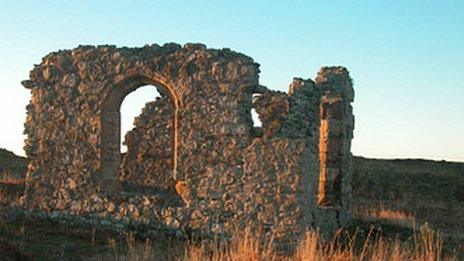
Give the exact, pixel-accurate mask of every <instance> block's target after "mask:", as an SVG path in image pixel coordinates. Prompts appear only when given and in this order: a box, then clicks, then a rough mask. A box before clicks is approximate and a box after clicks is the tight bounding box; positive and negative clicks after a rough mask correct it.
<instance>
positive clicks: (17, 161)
mask: <svg viewBox="0 0 464 261" xmlns="http://www.w3.org/2000/svg"><path fill="white" fill-rule="evenodd" d="M26 170H27V163H26V158H24V157H20V156H17V155H15V154H14V153H13V152H11V151H8V150H6V149H1V148H0V178H1V179H6V176H8V175H10V178H15V179H23V178H24V175H25V173H26Z"/></svg>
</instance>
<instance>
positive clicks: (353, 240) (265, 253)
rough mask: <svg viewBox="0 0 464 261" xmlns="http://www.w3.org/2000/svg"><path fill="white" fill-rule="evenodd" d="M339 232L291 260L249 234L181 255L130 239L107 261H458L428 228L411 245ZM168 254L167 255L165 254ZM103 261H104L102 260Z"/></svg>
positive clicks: (317, 238) (304, 245) (308, 243)
mask: <svg viewBox="0 0 464 261" xmlns="http://www.w3.org/2000/svg"><path fill="white" fill-rule="evenodd" d="M347 236H348V234H347V233H345V232H344V231H342V230H340V231H338V232H337V233H336V234H335V236H334V237H333V239H332V240H330V241H324V240H323V239H322V236H321V234H320V233H319V232H317V231H316V232H314V231H312V232H308V233H306V236H305V237H304V240H302V242H301V243H300V244H299V245H298V247H297V248H296V250H295V252H294V254H293V255H291V256H283V255H279V253H276V252H275V251H274V247H273V242H271V241H272V240H270V241H268V242H265V243H264V244H263V242H262V241H260V240H258V239H257V238H256V237H254V236H253V235H252V234H250V233H245V234H244V235H242V236H236V237H234V238H233V239H232V240H231V241H227V240H224V239H216V240H212V241H211V240H210V241H197V242H193V241H192V242H187V243H186V244H185V246H183V247H184V249H183V251H182V250H181V249H179V248H177V249H174V250H172V249H171V250H166V249H164V251H163V250H161V249H159V248H157V247H153V245H152V244H151V243H150V242H149V241H146V242H144V243H140V242H139V243H138V241H136V240H135V239H134V238H133V237H129V239H128V240H127V244H128V252H127V253H126V254H125V255H119V256H112V257H110V258H109V259H107V260H110V259H111V260H161V259H163V260H212V261H220V260H221V261H222V260H226V261H227V260H231V261H232V260H233V261H242V260H243V261H245V260H246V261H248V260H297V261H300V260H301V261H303V260H315V261H318V260H320V261H323V260H361V261H363V260H417V261H419V260H425V261H432V260H433V261H435V260H458V259H457V257H456V256H447V257H445V256H444V255H443V252H442V250H443V248H442V246H443V239H442V237H441V235H440V234H439V233H437V232H434V231H433V230H431V229H430V228H429V227H428V225H427V224H425V225H423V226H421V227H420V229H419V230H418V231H416V232H415V234H414V237H413V239H412V240H410V241H406V242H403V241H400V240H399V239H397V238H396V239H389V238H385V237H383V236H381V235H379V234H377V233H375V230H374V229H371V230H370V231H369V233H368V234H367V237H366V238H365V239H363V240H361V239H359V238H358V233H355V234H354V235H351V236H349V237H348V240H345V239H346V237H347ZM166 252H168V253H166ZM104 259H105V258H104Z"/></svg>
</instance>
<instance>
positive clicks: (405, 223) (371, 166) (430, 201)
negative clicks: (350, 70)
mask: <svg viewBox="0 0 464 261" xmlns="http://www.w3.org/2000/svg"><path fill="white" fill-rule="evenodd" d="M353 167H354V169H353V180H352V187H353V215H354V218H353V221H352V223H351V225H350V227H348V228H347V229H346V230H344V231H343V232H340V235H341V236H339V238H338V239H334V240H332V241H330V242H326V243H321V240H320V238H319V236H318V235H317V234H315V233H313V234H309V235H308V237H307V239H306V240H305V242H304V245H302V246H300V247H299V248H298V250H297V252H296V253H295V255H294V256H293V257H292V260H305V259H308V258H310V259H319V260H324V259H331V260H353V259H362V258H363V257H364V259H366V260H369V259H383V260H385V259H395V260H413V259H414V260H425V259H427V258H428V257H431V258H430V259H428V260H437V255H444V256H448V257H454V258H455V259H458V260H459V259H464V225H462V221H463V220H464V163H451V162H441V161H426V160H378V159H366V158H362V157H355V158H354V159H353ZM25 168H26V163H25V159H23V158H15V157H14V155H13V156H12V154H11V153H9V152H7V151H4V150H0V170H2V171H3V173H5V171H6V172H10V173H12V174H10V176H9V178H3V179H0V199H3V200H4V201H10V200H13V199H14V198H15V197H16V196H17V195H19V194H20V193H21V191H22V189H23V188H24V184H23V183H22V181H21V178H23V177H24V171H25ZM0 203H1V200H0ZM425 223H427V224H428V227H425V226H423V224H425ZM421 226H422V229H423V230H424V228H426V229H425V231H422V230H421V229H420V227H421ZM429 228H431V229H429ZM433 231H440V232H441V233H442V234H443V236H442V237H440V235H438V234H436V233H435V232H433ZM146 242H147V239H144V238H134V237H133V236H132V235H131V234H130V233H125V234H114V233H112V232H110V231H102V230H95V229H94V228H92V227H76V226H73V225H70V224H56V223H53V222H50V221H40V222H39V221H36V220H30V219H24V218H22V219H15V220H10V219H9V218H8V216H7V215H6V212H5V211H3V210H2V209H0V253H1V254H0V260H14V259H15V258H16V259H19V260H27V259H28V258H29V259H32V258H33V259H34V260H51V259H67V260H81V259H89V258H92V259H96V260H115V259H119V260H133V259H138V260H140V259H143V258H146V259H153V258H156V259H158V260H174V259H177V260H185V259H193V260H203V259H205V258H207V259H211V258H212V259H216V260H261V259H265V260H272V259H276V258H277V257H276V256H275V253H272V251H271V250H269V249H266V248H264V249H263V248H261V249H259V250H258V246H257V245H258V243H257V242H255V241H254V239H253V238H249V237H247V236H246V235H242V236H238V237H237V238H236V240H235V241H233V242H232V243H231V244H229V245H228V246H224V245H221V244H220V242H203V241H198V240H193V241H192V240H184V241H182V240H174V239H172V238H169V237H162V236H161V237H158V238H156V239H153V238H152V239H149V242H148V243H146ZM8 258H10V259H8ZM451 259H452V258H451Z"/></svg>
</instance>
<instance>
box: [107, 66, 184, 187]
mask: <svg viewBox="0 0 464 261" xmlns="http://www.w3.org/2000/svg"><path fill="white" fill-rule="evenodd" d="M144 85H153V86H156V87H158V88H161V89H162V92H165V93H166V94H167V96H168V97H169V99H170V101H171V102H172V105H173V107H174V112H173V116H172V117H173V118H172V124H173V136H172V143H171V151H172V173H173V178H174V177H175V173H176V171H177V161H178V148H179V144H180V139H179V107H180V104H179V103H180V100H179V97H178V95H177V93H176V91H175V90H174V89H173V88H172V87H170V86H169V85H168V84H165V83H163V82H161V81H159V80H157V79H153V78H150V77H148V76H145V75H141V74H135V75H131V76H128V77H125V78H123V79H121V80H118V81H117V82H116V83H114V84H112V85H111V86H109V88H110V90H109V92H108V93H107V95H106V96H105V97H104V100H103V102H102V107H101V115H100V121H101V148H100V160H101V170H100V175H101V177H98V181H99V182H98V183H99V185H100V186H99V187H100V189H101V190H104V191H117V190H120V184H119V181H118V173H119V168H120V164H121V155H120V136H121V135H120V132H121V114H120V108H121V104H122V102H123V101H124V98H125V97H126V96H127V95H129V94H130V93H131V92H133V91H135V90H136V89H138V88H139V87H141V86H144Z"/></svg>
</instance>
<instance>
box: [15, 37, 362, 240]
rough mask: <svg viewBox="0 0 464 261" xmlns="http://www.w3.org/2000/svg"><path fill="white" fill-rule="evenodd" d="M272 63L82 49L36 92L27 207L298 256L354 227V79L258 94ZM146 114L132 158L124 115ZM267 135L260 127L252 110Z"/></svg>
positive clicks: (172, 49)
mask: <svg viewBox="0 0 464 261" xmlns="http://www.w3.org/2000/svg"><path fill="white" fill-rule="evenodd" d="M258 78H259V64H257V63H255V62H254V61H253V60H252V59H251V58H250V57H248V56H245V55H243V54H241V53H237V52H234V51H231V50H229V49H221V50H217V49H210V48H206V47H205V46H204V45H202V44H186V45H184V46H183V47H182V46H180V45H178V44H173V43H169V44H165V45H163V46H159V45H156V44H153V45H147V46H144V47H142V48H126V47H123V48H117V47H115V46H97V47H95V46H79V47H77V48H75V49H73V50H61V51H58V52H53V53H50V54H49V55H47V56H46V57H44V58H43V60H42V63H41V64H40V65H36V66H35V67H34V69H33V70H32V71H31V72H30V79H29V80H26V81H23V85H24V86H25V87H26V88H28V89H30V91H31V93H32V98H31V101H30V104H29V105H28V106H27V119H26V123H25V133H26V134H27V140H26V146H25V150H26V153H27V157H28V158H29V161H30V164H29V167H28V173H27V178H26V184H27V185H26V191H25V194H24V196H23V197H22V198H21V202H20V204H21V206H22V207H23V208H25V209H27V210H29V211H31V212H36V213H47V214H48V215H50V216H53V217H65V216H66V217H69V216H74V217H79V218H81V219H85V220H99V222H100V223H101V224H105V225H110V224H111V225H117V226H131V227H140V228H143V229H145V230H165V231H200V232H202V233H206V234H217V233H220V234H225V235H227V234H232V233H234V231H237V230H243V229H244V228H248V229H251V230H253V231H254V233H256V234H258V233H259V235H263V236H264V235H272V236H273V237H274V238H276V239H277V240H276V242H278V243H279V244H280V245H294V244H295V243H296V242H298V240H299V239H300V238H301V237H302V236H303V235H304V233H305V231H306V230H307V229H314V228H320V229H321V231H323V232H325V233H330V231H333V230H334V229H335V228H337V227H340V226H343V225H344V224H346V223H347V222H348V221H349V217H350V194H351V188H350V178H351V177H350V175H351V174H350V172H351V153H350V146H351V139H352V137H353V127H354V117H353V114H352V107H351V102H352V101H353V96H354V92H353V88H352V80H351V78H350V76H349V74H348V71H347V70H346V69H345V68H344V67H322V68H321V69H320V71H319V72H318V74H317V77H316V79H315V80H314V81H313V80H311V79H306V80H305V79H301V78H295V79H293V82H292V83H291V84H290V87H289V91H288V93H283V92H278V91H273V90H269V89H267V88H266V87H264V86H262V85H260V84H259V81H258ZM144 85H154V86H156V88H158V90H159V92H160V94H161V97H160V98H159V99H157V100H156V101H153V102H150V103H147V104H146V107H145V108H144V109H143V111H142V114H141V115H140V116H139V117H137V118H136V119H135V124H134V128H133V129H132V130H131V131H129V132H128V133H127V134H126V136H125V141H124V142H125V144H126V145H127V147H128V150H127V153H125V154H121V153H120V148H119V146H120V131H121V129H120V112H119V109H120V106H121V103H122V101H123V100H124V98H125V97H126V96H127V95H128V94H129V93H131V92H132V91H134V90H136V89H137V88H138V87H141V86H144ZM253 108H254V109H255V111H256V112H257V114H258V115H259V118H260V120H261V122H262V126H261V127H256V126H254V125H253V120H252V116H251V110H252V109H253Z"/></svg>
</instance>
